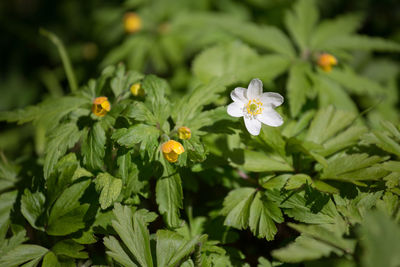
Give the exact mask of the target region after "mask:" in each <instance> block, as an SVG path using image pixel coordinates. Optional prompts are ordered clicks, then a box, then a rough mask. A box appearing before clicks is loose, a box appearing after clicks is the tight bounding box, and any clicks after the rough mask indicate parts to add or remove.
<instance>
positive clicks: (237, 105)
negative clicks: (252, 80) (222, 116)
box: [226, 102, 243, 117]
mask: <svg viewBox="0 0 400 267" xmlns="http://www.w3.org/2000/svg"><path fill="white" fill-rule="evenodd" d="M226 111H227V112H228V114H229V115H231V116H232V117H242V116H243V103H241V102H233V103H231V104H229V105H228V108H227V110H226Z"/></svg>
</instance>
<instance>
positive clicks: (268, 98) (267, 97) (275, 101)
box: [260, 92, 283, 108]
mask: <svg viewBox="0 0 400 267" xmlns="http://www.w3.org/2000/svg"><path fill="white" fill-rule="evenodd" d="M260 100H261V102H262V103H263V104H271V105H272V107H274V108H276V107H279V106H280V105H282V103H283V96H281V95H280V94H278V93H273V92H268V93H263V94H262V96H261V99H260Z"/></svg>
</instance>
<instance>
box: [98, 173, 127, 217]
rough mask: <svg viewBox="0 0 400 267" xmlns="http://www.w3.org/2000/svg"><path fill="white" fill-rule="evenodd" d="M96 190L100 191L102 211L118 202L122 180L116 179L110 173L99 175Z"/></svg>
mask: <svg viewBox="0 0 400 267" xmlns="http://www.w3.org/2000/svg"><path fill="white" fill-rule="evenodd" d="M95 183H96V190H97V191H100V192H101V193H100V198H99V202H100V206H101V208H102V209H107V208H108V207H110V206H111V205H112V204H113V202H114V201H115V200H117V198H118V196H119V194H120V193H121V189H122V180H121V179H117V178H114V177H113V176H111V175H110V174H108V173H100V174H99V175H97V177H96V180H95Z"/></svg>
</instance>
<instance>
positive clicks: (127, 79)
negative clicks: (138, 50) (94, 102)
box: [110, 64, 143, 97]
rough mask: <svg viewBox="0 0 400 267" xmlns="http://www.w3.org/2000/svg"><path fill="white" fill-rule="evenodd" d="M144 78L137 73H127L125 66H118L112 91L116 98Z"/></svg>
mask: <svg viewBox="0 0 400 267" xmlns="http://www.w3.org/2000/svg"><path fill="white" fill-rule="evenodd" d="M142 78H143V75H142V74H140V73H139V72H136V71H128V72H125V66H124V65H123V64H120V65H118V67H117V69H116V71H115V75H114V77H113V78H112V79H111V81H110V86H111V90H112V91H113V93H114V96H115V97H118V96H119V95H121V94H122V93H123V92H124V91H127V90H129V87H130V86H131V85H132V84H133V83H135V82H138V81H139V80H140V79H142Z"/></svg>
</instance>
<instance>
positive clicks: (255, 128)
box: [244, 117, 261, 135]
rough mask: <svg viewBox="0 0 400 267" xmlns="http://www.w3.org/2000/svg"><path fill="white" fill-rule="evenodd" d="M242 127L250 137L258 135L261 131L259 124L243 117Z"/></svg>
mask: <svg viewBox="0 0 400 267" xmlns="http://www.w3.org/2000/svg"><path fill="white" fill-rule="evenodd" d="M244 125H246V129H247V131H249V133H250V134H251V135H259V134H260V130H261V122H259V121H258V120H256V119H250V118H246V117H244Z"/></svg>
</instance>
